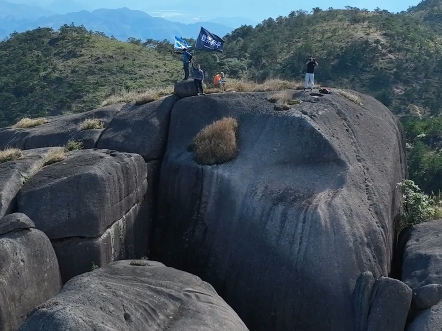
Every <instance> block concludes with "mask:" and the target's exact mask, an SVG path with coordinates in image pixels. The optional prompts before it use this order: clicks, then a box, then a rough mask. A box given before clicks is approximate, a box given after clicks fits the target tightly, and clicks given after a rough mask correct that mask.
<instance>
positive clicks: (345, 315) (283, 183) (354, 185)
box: [152, 91, 406, 331]
mask: <svg viewBox="0 0 442 331" xmlns="http://www.w3.org/2000/svg"><path fill="white" fill-rule="evenodd" d="M354 93H355V94H356V92H354ZM357 95H358V96H359V98H360V100H361V102H362V104H363V105H362V106H360V105H356V104H355V103H353V102H351V101H349V100H347V99H345V98H344V97H342V96H340V95H338V94H331V95H325V96H323V97H316V98H313V97H312V96H310V95H308V94H306V93H303V92H295V91H293V96H292V99H295V98H298V99H302V100H303V101H305V102H302V103H299V104H298V105H294V106H292V107H290V108H289V110H287V111H275V110H274V105H273V104H272V103H270V102H269V101H267V98H268V97H269V94H267V93H227V94H220V95H206V96H204V97H194V98H184V99H181V100H179V101H178V102H177V103H176V105H175V107H174V108H173V110H172V116H171V123H170V130H169V140H168V146H167V150H166V154H165V156H164V159H163V163H162V168H161V174H160V185H159V211H158V218H157V220H156V223H155V226H154V229H155V233H154V237H155V238H154V245H153V255H152V258H154V259H155V260H159V261H161V262H163V263H165V264H166V265H169V266H171V267H174V268H178V269H181V270H184V271H187V272H190V273H193V274H196V275H198V276H200V277H201V278H202V279H204V280H205V281H208V282H209V283H211V284H212V285H213V286H214V287H215V289H216V290H217V291H218V293H219V294H220V295H221V296H222V297H223V298H224V299H225V300H226V302H227V303H228V304H229V305H231V306H232V308H233V309H235V311H236V312H237V313H238V315H239V316H240V317H241V318H242V319H243V321H244V322H245V323H246V325H248V327H249V328H250V329H253V330H309V331H311V330H321V331H322V330H353V329H354V328H355V321H356V320H357V319H358V318H359V317H357V316H354V312H353V299H352V293H353V289H354V287H355V284H356V280H357V278H358V276H359V275H360V273H361V272H364V271H370V272H371V273H372V274H373V275H374V277H375V278H376V279H377V278H379V277H381V276H386V275H388V273H389V270H390V267H391V265H390V263H391V260H392V247H393V242H394V236H395V234H394V224H393V223H394V222H393V219H394V217H395V215H397V213H398V210H399V202H400V192H399V191H398V189H397V188H396V184H397V183H398V182H400V181H401V180H402V179H403V178H404V176H405V171H406V170H405V169H406V165H405V156H404V140H403V138H404V137H403V133H402V131H401V130H400V128H399V127H398V125H399V124H398V121H397V120H396V119H395V117H394V116H393V115H392V114H391V113H390V111H389V110H388V109H387V108H386V107H385V106H383V105H382V104H381V103H379V102H378V101H376V100H375V99H373V98H371V97H368V96H364V95H359V94H357ZM228 116H230V117H234V118H236V119H237V120H238V123H239V129H238V130H239V131H238V134H237V135H238V141H239V153H238V156H237V157H236V158H235V159H234V160H232V161H230V162H228V163H224V164H220V165H214V166H200V165H198V164H197V163H196V162H195V160H194V157H195V156H194V153H193V152H192V148H190V147H191V145H192V139H193V137H195V135H196V134H197V133H198V132H199V131H200V130H201V129H203V128H204V127H205V126H207V125H208V124H211V123H212V122H214V121H216V120H219V119H221V118H223V117H228ZM389 307H391V305H390V306H389ZM382 313H383V314H385V316H389V314H390V313H391V312H389V311H387V310H385V311H384V312H382ZM359 319H360V318H359Z"/></svg>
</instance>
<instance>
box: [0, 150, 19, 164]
mask: <svg viewBox="0 0 442 331" xmlns="http://www.w3.org/2000/svg"><path fill="white" fill-rule="evenodd" d="M22 156H23V153H22V151H21V150H20V149H18V148H7V149H5V150H3V151H0V163H3V162H8V161H15V160H18V159H19V158H21V157H22Z"/></svg>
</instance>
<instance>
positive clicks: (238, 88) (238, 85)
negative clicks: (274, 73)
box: [226, 79, 303, 92]
mask: <svg viewBox="0 0 442 331" xmlns="http://www.w3.org/2000/svg"><path fill="white" fill-rule="evenodd" d="M302 86H303V85H302V83H301V82H290V81H287V80H282V79H270V80H267V81H265V82H263V83H260V84H258V83H254V82H250V81H244V80H235V79H231V80H230V79H229V81H228V82H227V83H226V91H227V92H232V91H235V92H270V91H282V90H288V89H294V90H296V89H299V88H302Z"/></svg>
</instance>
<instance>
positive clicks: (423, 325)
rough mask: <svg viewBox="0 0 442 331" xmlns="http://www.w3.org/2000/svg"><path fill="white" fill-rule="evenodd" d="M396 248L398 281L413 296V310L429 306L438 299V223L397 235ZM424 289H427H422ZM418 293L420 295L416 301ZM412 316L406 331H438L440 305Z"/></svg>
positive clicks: (441, 248) (441, 228) (441, 254)
mask: <svg viewBox="0 0 442 331" xmlns="http://www.w3.org/2000/svg"><path fill="white" fill-rule="evenodd" d="M399 246H400V247H401V249H402V276H401V280H402V281H403V282H405V283H406V284H408V285H409V286H410V287H411V288H412V289H413V291H414V292H415V293H416V296H415V298H414V300H413V303H414V305H413V308H415V309H422V308H424V307H425V306H429V305H430V304H433V303H434V302H436V301H437V299H438V297H439V291H440V289H439V286H440V285H439V284H442V220H434V221H431V222H425V223H421V224H418V225H414V226H412V227H410V228H408V229H406V230H405V231H403V232H402V233H401V236H400V240H399ZM436 284H437V285H436ZM428 285H431V286H430V287H428V288H425V287H426V286H428ZM419 292H421V294H420V296H419V297H417V294H418V293H419ZM416 304H417V305H416ZM412 313H413V312H412ZM414 315H416V316H415V318H414V319H413V320H412V321H411V323H410V324H409V326H408V328H407V331H434V330H441V329H442V302H441V301H439V302H438V303H437V304H435V305H433V306H432V307H431V308H428V309H425V310H422V311H420V312H414ZM412 317H414V316H413V315H412Z"/></svg>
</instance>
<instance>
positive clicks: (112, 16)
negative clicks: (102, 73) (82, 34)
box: [0, 0, 233, 41]
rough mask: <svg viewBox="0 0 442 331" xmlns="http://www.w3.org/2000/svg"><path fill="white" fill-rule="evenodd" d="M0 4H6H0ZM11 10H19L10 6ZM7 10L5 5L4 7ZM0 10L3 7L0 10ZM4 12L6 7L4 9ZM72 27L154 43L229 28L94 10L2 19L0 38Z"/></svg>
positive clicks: (123, 10) (136, 12)
mask: <svg viewBox="0 0 442 331" xmlns="http://www.w3.org/2000/svg"><path fill="white" fill-rule="evenodd" d="M0 1H1V0H0ZM0 4H1V5H2V6H3V4H8V3H7V2H5V1H1V2H0ZM12 5H13V6H22V5H16V4H12ZM8 6H9V4H8ZM1 8H2V9H3V7H1ZM5 8H6V7H5ZM71 23H74V24H75V25H76V26H80V25H84V26H85V28H86V29H88V30H92V31H100V32H103V33H105V34H106V35H108V36H114V37H115V38H117V39H119V40H127V39H128V38H129V37H133V38H137V39H138V38H139V39H143V40H144V39H154V40H164V39H167V40H169V41H172V40H173V38H174V36H175V35H176V36H180V37H184V38H196V37H197V36H198V33H199V30H200V27H201V26H203V27H204V28H206V29H208V30H209V31H211V32H213V33H215V34H217V35H219V36H220V37H222V36H224V35H226V34H228V33H230V32H231V31H232V30H233V28H232V27H229V26H226V25H223V24H219V23H214V22H198V23H194V24H183V23H178V22H172V21H168V20H166V19H164V18H159V17H153V16H151V15H149V14H147V13H145V12H143V11H139V10H131V9H129V8H120V9H97V10H94V11H92V12H89V11H86V10H82V11H78V12H73V13H68V14H57V15H49V16H43V17H39V18H34V19H32V18H26V17H22V18H20V17H17V16H16V15H8V16H6V15H5V16H3V18H2V19H1V21H0V38H2V39H3V38H5V37H7V36H9V34H11V33H12V32H14V31H16V32H24V31H27V30H32V29H35V28H37V27H51V28H53V29H58V28H60V27H61V26H63V25H64V24H71Z"/></svg>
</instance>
